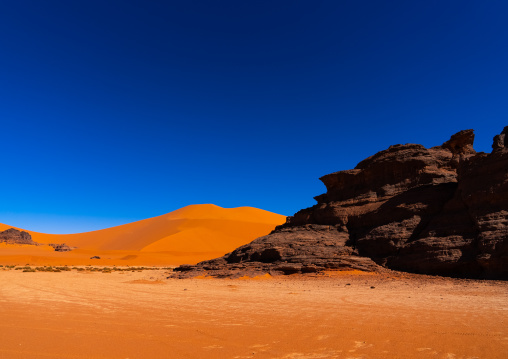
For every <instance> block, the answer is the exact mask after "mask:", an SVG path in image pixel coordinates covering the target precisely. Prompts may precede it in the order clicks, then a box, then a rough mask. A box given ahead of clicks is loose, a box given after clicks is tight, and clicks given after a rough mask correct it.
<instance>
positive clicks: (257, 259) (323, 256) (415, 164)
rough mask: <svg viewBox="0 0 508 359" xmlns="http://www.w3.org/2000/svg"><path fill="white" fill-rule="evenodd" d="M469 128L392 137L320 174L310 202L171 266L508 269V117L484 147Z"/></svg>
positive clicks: (484, 272) (192, 271) (475, 273)
mask: <svg viewBox="0 0 508 359" xmlns="http://www.w3.org/2000/svg"><path fill="white" fill-rule="evenodd" d="M473 140H474V133H473V130H465V131H461V132H459V133H457V134H455V135H453V136H452V137H451V138H450V140H449V141H447V142H445V143H444V144H442V145H441V146H437V147H432V148H425V147H424V146H421V145H416V144H406V145H394V146H390V147H389V148H388V149H387V150H384V151H381V152H379V153H377V154H375V155H374V156H371V157H369V158H367V159H365V160H363V161H362V162H360V163H359V164H358V165H357V166H356V168H355V169H352V170H347V171H340V172H336V173H331V174H328V175H326V176H323V177H322V178H321V181H323V183H324V184H325V186H326V188H327V191H326V193H325V194H322V195H320V196H317V197H315V199H316V200H317V202H318V203H317V204H316V205H315V206H313V207H310V208H307V209H303V210H301V211H299V212H297V213H296V214H295V215H294V216H292V217H288V220H287V223H286V224H284V225H282V226H279V227H277V228H276V229H275V230H274V231H273V232H272V233H271V234H269V235H267V236H264V237H260V238H258V239H256V240H254V241H253V242H251V243H249V244H247V245H244V246H242V247H239V248H237V249H236V250H234V251H233V252H231V253H228V254H226V255H225V256H224V257H221V258H217V259H213V260H210V261H205V262H201V263H199V264H198V265H196V266H188V265H186V266H181V267H179V268H177V269H176V271H177V274H175V275H176V276H179V277H188V276H194V275H198V274H208V275H214V276H233V277H234V276H241V275H245V274H247V275H255V274H262V273H271V274H289V273H305V272H316V271H322V270H325V269H343V268H349V269H360V270H368V271H373V270H383V269H384V268H389V269H394V270H401V271H407V272H414V273H425V274H437V275H446V276H459V277H476V278H501V279H508V127H505V128H504V130H503V132H502V133H501V134H500V135H498V136H496V137H495V138H494V144H493V151H492V153H490V154H486V153H476V152H475V150H474V149H473Z"/></svg>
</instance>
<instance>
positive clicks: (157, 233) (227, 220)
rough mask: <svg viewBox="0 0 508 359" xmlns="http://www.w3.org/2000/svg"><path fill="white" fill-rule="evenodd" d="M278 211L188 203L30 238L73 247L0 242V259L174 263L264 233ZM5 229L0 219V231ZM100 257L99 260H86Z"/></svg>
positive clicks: (5, 261)
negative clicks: (90, 229) (150, 214)
mask: <svg viewBox="0 0 508 359" xmlns="http://www.w3.org/2000/svg"><path fill="white" fill-rule="evenodd" d="M285 218H286V217H284V216H281V215H279V214H275V213H271V212H267V211H264V210H261V209H257V208H252V207H239V208H221V207H218V206H215V205H212V204H205V205H192V206H187V207H184V208H181V209H179V210H176V211H174V212H171V213H168V214H164V215H162V216H158V217H154V218H149V219H145V220H142V221H138V222H133V223H128V224H125V225H122V226H117V227H112V228H106V229H102V230H99V231H93V232H86V233H77V234H63V235H62V234H45V233H37V232H32V231H28V232H29V233H30V234H31V235H32V238H33V240H34V241H35V242H39V243H66V244H67V245H69V246H72V247H78V249H75V250H73V251H71V252H54V251H52V250H50V247H48V246H38V247H35V246H6V245H4V246H0V263H2V264H27V263H29V264H37V265H41V264H50V265H61V264H68V265H77V264H83V265H88V264H97V265H114V264H116V265H178V264H183V263H189V264H193V263H197V262H199V261H202V260H206V259H211V258H215V257H219V256H222V255H224V254H225V253H228V252H230V251H232V250H233V249H235V248H237V247H239V246H241V245H243V244H246V243H248V242H250V241H252V240H253V239H255V238H257V237H260V236H263V235H266V234H268V233H269V232H270V231H271V230H273V229H274V228H275V226H276V225H279V224H282V223H284V221H285ZM8 228H11V226H9V225H5V224H0V231H3V230H5V229H8ZM92 256H100V257H101V259H100V260H90V257H92Z"/></svg>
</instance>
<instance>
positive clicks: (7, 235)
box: [0, 228, 37, 245]
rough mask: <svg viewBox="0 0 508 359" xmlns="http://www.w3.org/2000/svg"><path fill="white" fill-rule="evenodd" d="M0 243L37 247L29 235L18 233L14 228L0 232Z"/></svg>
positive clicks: (23, 232) (22, 232)
mask: <svg viewBox="0 0 508 359" xmlns="http://www.w3.org/2000/svg"><path fill="white" fill-rule="evenodd" d="M0 242H4V243H8V244H30V245H37V243H36V242H34V241H33V240H32V236H31V235H30V233H28V232H25V231H18V230H17V229H14V228H9V229H6V230H5V231H3V232H0Z"/></svg>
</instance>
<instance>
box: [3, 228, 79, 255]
mask: <svg viewBox="0 0 508 359" xmlns="http://www.w3.org/2000/svg"><path fill="white" fill-rule="evenodd" d="M2 242H3V243H8V244H28V245H32V246H42V245H44V244H42V243H37V242H34V241H33V239H32V236H31V235H30V233H28V232H25V231H19V230H17V229H15V228H9V229H7V230H5V231H3V232H0V243H2ZM48 245H49V246H51V247H53V249H54V250H55V251H56V252H68V251H71V250H73V249H74V248H72V247H69V246H68V245H66V244H65V243H62V244H55V243H50V244H48Z"/></svg>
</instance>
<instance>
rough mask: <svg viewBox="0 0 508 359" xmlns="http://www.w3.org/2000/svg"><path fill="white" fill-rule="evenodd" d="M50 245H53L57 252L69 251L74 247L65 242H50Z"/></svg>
mask: <svg viewBox="0 0 508 359" xmlns="http://www.w3.org/2000/svg"><path fill="white" fill-rule="evenodd" d="M48 245H49V246H51V247H53V249H54V250H55V252H69V251H72V250H73V249H74V247H69V246H68V245H67V244H65V243H61V244H59V243H50V244H48Z"/></svg>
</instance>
